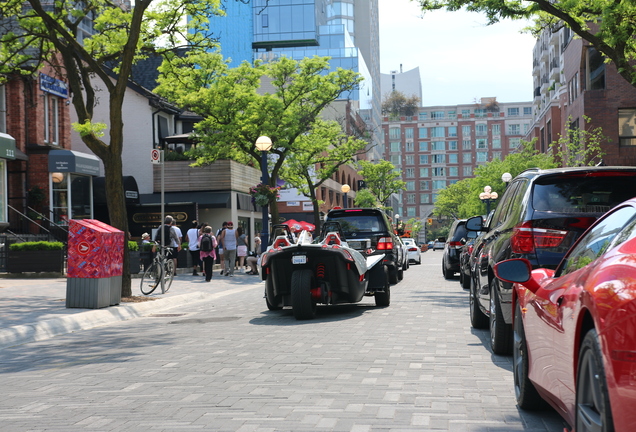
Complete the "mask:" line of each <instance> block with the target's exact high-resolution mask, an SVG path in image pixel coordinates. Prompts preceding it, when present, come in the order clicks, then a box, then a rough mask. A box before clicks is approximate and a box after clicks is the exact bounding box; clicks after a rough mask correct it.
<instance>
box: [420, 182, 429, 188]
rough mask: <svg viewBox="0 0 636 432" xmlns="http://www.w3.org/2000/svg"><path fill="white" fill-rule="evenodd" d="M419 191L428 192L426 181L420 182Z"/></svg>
mask: <svg viewBox="0 0 636 432" xmlns="http://www.w3.org/2000/svg"><path fill="white" fill-rule="evenodd" d="M420 190H428V180H420Z"/></svg>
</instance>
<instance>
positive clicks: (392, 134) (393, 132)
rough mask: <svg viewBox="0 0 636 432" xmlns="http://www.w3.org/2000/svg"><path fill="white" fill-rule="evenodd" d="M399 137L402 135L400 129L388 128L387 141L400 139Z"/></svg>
mask: <svg viewBox="0 0 636 432" xmlns="http://www.w3.org/2000/svg"><path fill="white" fill-rule="evenodd" d="M401 137H402V135H401V134H400V128H396V127H392V128H389V139H400V138H401Z"/></svg>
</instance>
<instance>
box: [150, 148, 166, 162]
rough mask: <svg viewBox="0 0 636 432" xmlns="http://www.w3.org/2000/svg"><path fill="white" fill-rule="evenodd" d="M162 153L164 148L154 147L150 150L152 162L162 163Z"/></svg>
mask: <svg viewBox="0 0 636 432" xmlns="http://www.w3.org/2000/svg"><path fill="white" fill-rule="evenodd" d="M161 153H163V150H157V149H152V150H151V151H150V162H152V163H153V164H160V163H161V160H162V159H163V158H162V157H161V156H162V154H161Z"/></svg>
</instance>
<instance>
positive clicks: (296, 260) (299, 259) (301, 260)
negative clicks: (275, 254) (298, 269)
mask: <svg viewBox="0 0 636 432" xmlns="http://www.w3.org/2000/svg"><path fill="white" fill-rule="evenodd" d="M292 264H307V255H294V256H292Z"/></svg>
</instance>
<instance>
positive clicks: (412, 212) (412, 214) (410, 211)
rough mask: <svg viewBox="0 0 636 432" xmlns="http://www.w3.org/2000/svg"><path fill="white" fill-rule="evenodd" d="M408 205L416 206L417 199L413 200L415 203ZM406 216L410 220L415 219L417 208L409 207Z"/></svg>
mask: <svg viewBox="0 0 636 432" xmlns="http://www.w3.org/2000/svg"><path fill="white" fill-rule="evenodd" d="M407 204H415V198H414V199H413V202H409V203H407ZM406 215H407V216H408V217H409V218H412V217H415V207H407V208H406Z"/></svg>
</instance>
